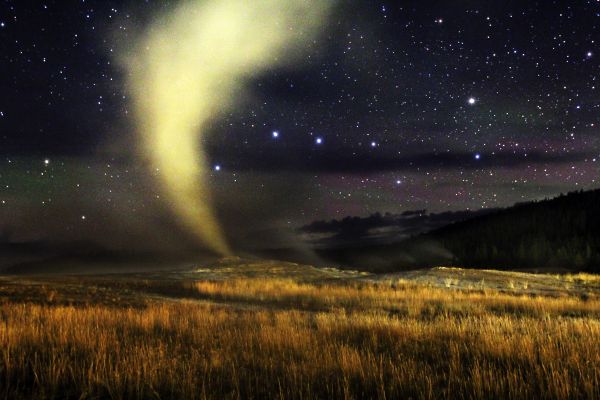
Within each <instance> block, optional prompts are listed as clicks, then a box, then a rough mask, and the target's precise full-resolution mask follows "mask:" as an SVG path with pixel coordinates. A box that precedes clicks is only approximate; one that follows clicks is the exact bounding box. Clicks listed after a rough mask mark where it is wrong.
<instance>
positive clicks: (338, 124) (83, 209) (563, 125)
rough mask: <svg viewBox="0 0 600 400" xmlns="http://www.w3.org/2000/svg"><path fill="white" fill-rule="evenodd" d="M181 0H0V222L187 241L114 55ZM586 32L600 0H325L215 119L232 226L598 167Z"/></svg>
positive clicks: (494, 199) (516, 186)
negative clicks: (313, 27)
mask: <svg viewBox="0 0 600 400" xmlns="http://www.w3.org/2000/svg"><path fill="white" fill-rule="evenodd" d="M282 1H283V0H282ZM176 3H177V2H171V1H158V0H154V1H150V0H146V1H141V0H140V1H110V0H97V1H92V0H79V1H76V0H73V1H68V2H67V1H42V0H40V1H34V0H27V1H23V0H15V1H10V0H1V1H0V93H1V94H0V224H1V225H0V230H1V231H2V232H3V236H4V238H3V240H9V241H33V240H49V241H72V240H86V241H91V242H94V243H99V244H101V245H102V246H106V247H110V248H125V247H135V248H140V249H149V248H156V247H157V246H160V247H162V248H168V249H177V248H178V247H179V246H183V245H182V243H187V244H186V245H185V246H191V245H190V244H189V240H188V239H189V238H186V234H185V232H182V231H181V229H179V228H178V226H177V224H176V223H175V222H174V221H173V218H172V215H171V212H170V210H169V209H168V207H166V206H165V204H164V203H163V197H162V193H161V190H160V188H159V187H158V186H157V185H156V182H155V180H154V179H153V173H152V167H151V166H150V168H149V166H148V165H147V163H146V162H145V161H144V160H140V159H139V158H138V157H136V152H135V150H134V149H135V147H136V139H135V133H134V132H133V131H134V127H133V126H134V121H133V118H132V110H131V108H132V105H131V102H130V98H129V93H128V89H127V86H126V84H125V82H124V81H125V74H126V72H125V70H124V69H123V67H122V65H119V63H118V62H117V61H116V58H115V55H114V54H115V53H117V52H119V51H120V49H121V48H122V46H123V44H124V43H127V42H128V41H130V40H132V37H133V35H135V33H136V32H139V31H140V30H143V29H144V26H145V25H146V24H147V23H148V22H149V21H151V20H152V19H153V18H155V16H156V15H160V13H164V12H166V11H168V10H169V9H170V8H172V7H174V6H175V4H176ZM599 41H600V2H598V1H591V0H590V1H583V0H577V1H549V0H548V1H547V0H544V1H524V0H519V1H499V0H498V1H483V0H480V1H475V0H463V1H447V0H443V1H427V0H421V1H396V2H393V1H383V2H381V1H351V2H342V1H341V2H339V4H338V5H337V6H335V8H334V11H333V15H331V16H330V17H329V19H328V21H327V25H326V26H325V28H324V29H323V32H322V33H321V34H320V36H318V37H317V38H315V40H314V41H311V42H310V43H309V44H308V45H306V48H304V49H303V56H302V58H300V59H299V60H295V61H294V62H293V63H291V64H290V65H286V66H285V67H274V68H271V69H269V70H267V71H266V72H262V73H260V74H258V75H257V76H253V77H252V79H251V80H250V83H249V84H248V88H247V90H248V93H250V96H246V97H245V98H244V99H243V101H241V102H240V103H239V104H237V105H236V106H235V108H234V109H233V110H232V111H228V112H227V113H226V114H225V115H221V116H219V117H218V118H215V119H214V120H213V121H212V122H211V126H210V134H209V135H207V136H206V138H205V140H206V142H205V143H204V145H205V146H206V148H207V149H208V155H209V158H210V160H209V162H210V166H211V169H212V173H211V177H210V182H211V185H212V188H213V191H214V196H215V204H216V207H217V210H218V216H219V219H220V220H221V221H222V222H223V225H224V230H225V232H226V234H227V236H228V238H229V240H230V241H231V242H232V243H233V245H234V248H244V249H250V248H253V247H268V246H271V247H276V246H278V245H282V246H283V245H284V244H285V245H289V242H290V241H293V240H294V239H293V238H294V234H293V232H294V230H295V229H296V228H298V227H300V226H302V225H304V224H308V223H310V222H312V221H314V220H317V219H331V218H343V217H344V216H348V215H352V216H366V215H369V214H371V213H374V212H382V213H383V212H391V213H402V212H405V211H409V210H415V209H419V210H421V209H427V210H429V211H431V212H442V211H451V210H452V211H457V210H466V209H471V210H479V209H481V208H495V207H505V206H509V205H512V204H514V203H515V202H521V201H529V200H535V199H541V198H545V197H552V196H555V195H558V194H559V193H561V192H568V191H573V190H579V189H590V188H596V187H599V186H600V185H599V174H598V173H599V167H600V161H598V159H600V135H599V133H600V81H599V80H598V74H599V72H600V42H599Z"/></svg>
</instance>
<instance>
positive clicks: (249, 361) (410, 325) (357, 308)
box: [0, 263, 600, 399]
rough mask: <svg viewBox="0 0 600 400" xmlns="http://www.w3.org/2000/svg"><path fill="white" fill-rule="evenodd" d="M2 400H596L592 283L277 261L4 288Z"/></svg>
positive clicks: (11, 283)
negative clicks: (360, 269)
mask: <svg viewBox="0 0 600 400" xmlns="http://www.w3.org/2000/svg"><path fill="white" fill-rule="evenodd" d="M0 397H1V398H7V399H13V398H77V399H80V398H115V399H125V398H138V399H147V398H148V399H151V398H156V399H168V398H186V399H187V398H199V399H204V398H214V399H221V398H254V399H262V398H292V399H310V398H324V399H326V398H344V399H358V398H387V399H396V398H452V399H454V398H498V399H500V398H564V399H566V398H589V399H593V398H600V278H599V277H597V276H594V275H585V274H578V275H533V274H524V273H511V272H505V273H501V272H497V271H467V270H461V269H444V268H438V269H432V270H425V271H420V272H412V273H405V274H395V275H393V274H392V275H384V276H377V275H370V274H361V273H357V272H343V271H337V270H332V269H317V268H312V267H304V266H299V265H295V264H285V263H281V264H278V263H254V264H240V263H236V264H234V265H229V264H220V265H215V266H211V267H206V268H198V269H195V270H193V271H190V272H185V273H183V272H178V273H165V274H159V273H154V274H149V275H119V276H117V275H115V276H86V277H75V276H71V277H43V276H28V277H9V276H7V277H1V278H0Z"/></svg>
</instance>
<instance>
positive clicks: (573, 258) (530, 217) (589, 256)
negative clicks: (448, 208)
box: [425, 190, 600, 271]
mask: <svg viewBox="0 0 600 400" xmlns="http://www.w3.org/2000/svg"><path fill="white" fill-rule="evenodd" d="M425 237H426V238H428V239H431V240H435V241H436V242H438V243H440V245H441V246H442V247H443V248H444V249H446V250H448V251H449V252H450V253H452V255H453V263H456V264H460V265H463V266H467V267H487V268H500V267H505V268H550V267H560V268H568V269H576V270H595V271H598V270H599V266H600V190H593V191H588V192H574V193H569V194H567V195H561V196H559V197H557V198H554V199H551V200H544V201H538V202H532V203H524V204H517V205H515V206H513V207H510V208H507V209H505V210H502V211H498V212H495V213H492V214H490V215H486V216H482V217H479V218H474V219H471V220H468V221H464V222H459V223H456V224H452V225H449V226H446V227H444V228H441V229H438V230H436V231H434V232H431V233H429V234H427V235H425Z"/></svg>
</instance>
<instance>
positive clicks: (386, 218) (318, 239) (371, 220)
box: [299, 209, 495, 247]
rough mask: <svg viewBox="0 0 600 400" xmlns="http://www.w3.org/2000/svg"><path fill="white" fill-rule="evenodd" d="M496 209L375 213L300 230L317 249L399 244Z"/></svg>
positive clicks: (316, 223) (306, 226)
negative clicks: (356, 245)
mask: <svg viewBox="0 0 600 400" xmlns="http://www.w3.org/2000/svg"><path fill="white" fill-rule="evenodd" d="M493 211H495V210H494V209H488V210H479V211H456V212H451V211H449V212H442V213H427V211H426V210H415V211H405V212H403V213H401V214H391V213H385V214H380V213H375V214H372V215H370V216H368V217H362V218H361V217H346V218H343V219H340V220H338V219H332V220H330V221H315V222H313V223H311V224H308V225H305V226H303V227H302V228H300V229H299V232H300V233H301V234H303V236H304V239H305V240H307V241H309V242H311V243H312V244H313V245H315V246H317V247H336V246H347V245H352V244H359V243H360V244H361V245H365V244H369V245H373V244H386V243H394V242H399V241H401V240H404V239H407V238H409V237H411V236H415V235H418V234H420V233H425V232H428V231H431V230H434V229H437V228H441V227H443V226H447V225H449V224H452V223H455V222H459V221H464V220H467V219H470V218H474V217H477V216H481V215H485V214H489V213H491V212H493Z"/></svg>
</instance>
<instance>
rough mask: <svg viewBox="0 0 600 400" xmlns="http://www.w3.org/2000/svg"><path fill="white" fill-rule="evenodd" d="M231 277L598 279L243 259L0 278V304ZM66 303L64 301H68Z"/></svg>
mask: <svg viewBox="0 0 600 400" xmlns="http://www.w3.org/2000/svg"><path fill="white" fill-rule="evenodd" d="M236 278H238V279H239V278H283V279H290V280H294V281H298V282H312V283H326V282H330V283H333V282H339V283H344V282H352V281H366V282H369V281H371V282H388V283H390V284H394V283H398V284H403V283H414V284H417V285H420V286H421V285H423V286H432V287H439V288H447V289H448V290H493V291H504V292H507V293H512V294H516V295H521V294H522V295H542V296H553V297H554V296H556V297H558V296H562V295H578V296H586V295H589V294H594V295H597V294H598V293H600V275H591V274H557V273H552V274H550V273H546V274H543V273H540V274H538V273H527V272H513V271H497V270H474V269H464V268H455V267H436V268H429V269H420V270H413V271H404V272H397V273H388V274H372V273H368V272H361V271H349V270H340V269H337V268H318V267H314V266H310V265H302V264H296V263H291V262H282V261H270V260H266V261H262V260H260V261H259V260H245V259H240V258H235V257H233V258H227V259H223V260H220V261H218V262H216V263H214V264H211V265H202V266H191V267H189V268H186V269H184V270H178V271H168V272H147V273H135V274H103V275H94V276H91V275H86V276H74V275H47V276H45V275H28V276H0V300H2V298H4V299H11V298H12V299H13V300H15V299H16V298H20V299H22V300H28V299H29V300H35V299H38V298H39V295H40V293H43V297H47V296H50V297H52V296H53V293H54V292H55V291H58V292H60V293H61V296H60V297H62V296H63V295H64V296H65V299H71V300H72V301H75V302H78V301H79V299H81V298H85V299H87V300H85V301H89V302H93V299H100V300H102V302H108V303H118V302H120V301H122V300H127V301H129V302H133V303H135V302H136V301H142V299H143V298H141V297H139V296H140V295H142V294H143V296H145V298H146V299H148V298H153V297H155V296H159V297H160V298H165V297H173V298H181V296H182V295H183V294H182V293H177V290H175V289H171V288H172V287H180V284H179V283H177V282H181V281H206V280H209V281H210V280H213V281H214V280H226V279H236ZM145 282H155V283H154V284H152V285H151V286H153V287H155V286H156V284H159V285H160V286H161V288H162V287H163V286H164V288H163V289H161V290H160V291H158V292H157V293H149V292H148V291H147V290H146V289H147V288H146V285H147V284H146V283H145ZM69 301H70V300H69Z"/></svg>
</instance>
